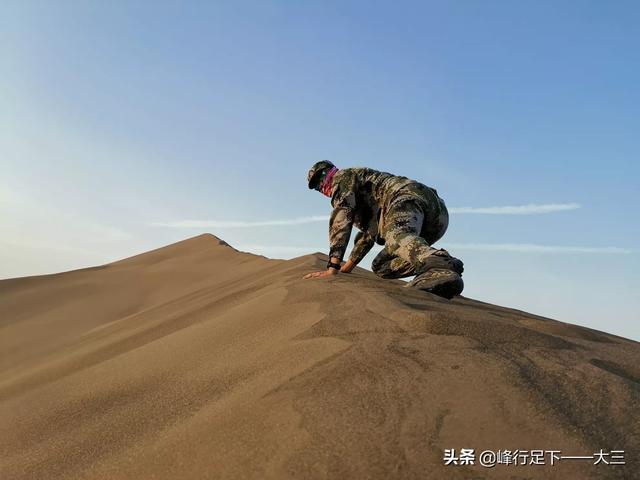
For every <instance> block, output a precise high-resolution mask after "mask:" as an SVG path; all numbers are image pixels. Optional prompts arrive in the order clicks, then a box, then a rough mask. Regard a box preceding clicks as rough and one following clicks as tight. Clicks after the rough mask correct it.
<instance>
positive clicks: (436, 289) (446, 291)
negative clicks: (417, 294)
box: [407, 269, 464, 300]
mask: <svg viewBox="0 0 640 480" xmlns="http://www.w3.org/2000/svg"><path fill="white" fill-rule="evenodd" d="M429 273H431V274H432V275H433V274H435V275H434V276H435V278H430V275H429ZM443 274H444V275H443ZM421 277H422V278H421ZM407 286H410V287H414V288H417V289H419V290H424V291H425V292H429V293H433V294H434V295H438V296H439V297H442V298H446V299H447V300H451V299H452V298H453V297H455V296H456V295H460V294H461V293H462V290H463V289H464V282H463V280H462V277H461V276H460V275H459V274H458V273H457V272H454V271H453V270H443V269H434V270H430V271H428V272H425V273H424V274H422V275H419V276H417V277H416V278H414V279H413V281H412V282H411V283H409V284H408V285H407Z"/></svg>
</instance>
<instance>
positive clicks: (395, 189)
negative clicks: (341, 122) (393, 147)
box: [329, 167, 421, 263]
mask: <svg viewBox="0 0 640 480" xmlns="http://www.w3.org/2000/svg"><path fill="white" fill-rule="evenodd" d="M412 184H418V182H416V181H415V180H411V179H410V178H407V177H402V176H397V175H392V174H390V173H387V172H380V171H378V170H373V169H371V168H366V167H357V168H344V169H340V170H338V171H337V172H336V174H335V175H334V177H333V181H332V192H331V206H332V207H333V211H332V212H331V216H330V218H329V243H330V249H329V256H330V257H336V258H339V259H340V260H342V259H343V257H344V254H345V252H346V250H347V245H348V244H349V238H350V236H351V229H352V227H353V226H355V227H357V228H358V229H359V230H360V231H359V232H358V233H357V235H356V237H355V244H354V246H353V250H352V252H351V255H350V259H351V260H352V261H353V262H355V263H359V262H360V260H362V259H363V258H364V256H365V255H366V254H367V253H368V252H369V250H371V248H372V247H373V245H374V243H375V242H376V239H377V238H378V237H380V236H381V235H382V232H384V213H385V211H386V210H387V209H388V207H389V204H390V203H391V201H392V200H394V199H395V198H397V197H398V196H399V195H402V194H403V193H404V192H406V193H408V194H409V193H410V190H411V185H412ZM420 185H421V184H420ZM380 243H382V242H380Z"/></svg>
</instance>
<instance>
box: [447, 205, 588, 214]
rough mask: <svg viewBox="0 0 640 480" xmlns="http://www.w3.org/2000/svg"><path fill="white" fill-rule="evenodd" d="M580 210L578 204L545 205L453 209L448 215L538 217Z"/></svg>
mask: <svg viewBox="0 0 640 480" xmlns="http://www.w3.org/2000/svg"><path fill="white" fill-rule="evenodd" d="M578 208H581V205H580V204H579V203H545V204H541V205H538V204H535V203H530V204H528V205H517V206H506V207H453V208H450V209H449V212H450V213H455V214H476V215H540V214H543V213H553V212H565V211H568V210H577V209H578Z"/></svg>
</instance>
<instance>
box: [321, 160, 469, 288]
mask: <svg viewBox="0 0 640 480" xmlns="http://www.w3.org/2000/svg"><path fill="white" fill-rule="evenodd" d="M332 187H333V188H332V195H331V205H332V206H333V211H332V213H331V217H330V220H329V240H330V251H329V255H330V256H331V257H337V258H339V259H340V260H342V259H343V257H344V254H345V251H346V249H347V244H348V242H349V237H350V235H351V229H352V226H353V225H355V226H356V227H357V228H358V229H359V230H360V232H358V234H357V235H356V237H355V245H354V248H353V251H352V252H351V256H350V259H351V260H352V261H353V262H355V263H358V262H360V260H362V258H364V256H365V255H366V254H367V253H368V252H369V250H371V248H372V247H373V245H374V243H376V241H378V243H380V244H384V245H385V248H384V250H382V251H381V252H380V253H379V254H378V256H376V258H375V259H374V260H373V263H372V269H373V271H374V272H375V273H376V274H377V275H379V276H380V277H383V278H402V277H407V276H411V275H419V274H420V273H423V272H425V271H426V270H429V269H430V268H448V269H452V270H456V271H457V270H460V271H459V272H458V273H462V268H461V266H462V262H460V261H459V260H457V259H453V257H450V256H449V254H448V253H447V252H446V251H444V250H441V249H440V250H438V249H435V248H433V247H431V245H432V244H433V243H435V242H436V241H437V240H439V239H440V238H441V237H442V236H443V235H444V233H445V231H446V230H447V226H448V225H449V214H448V212H447V207H446V205H445V203H444V200H442V199H441V198H440V197H439V196H438V193H437V191H436V190H435V189H433V188H431V187H428V186H426V185H423V184H422V183H420V182H417V181H415V180H411V179H409V178H407V177H402V176H396V175H392V174H390V173H386V172H380V171H377V170H373V169H371V168H345V169H341V170H338V172H336V174H335V176H334V177H333V183H332ZM451 260H456V261H457V262H459V265H458V264H457V263H456V264H455V265H453V267H452V264H451Z"/></svg>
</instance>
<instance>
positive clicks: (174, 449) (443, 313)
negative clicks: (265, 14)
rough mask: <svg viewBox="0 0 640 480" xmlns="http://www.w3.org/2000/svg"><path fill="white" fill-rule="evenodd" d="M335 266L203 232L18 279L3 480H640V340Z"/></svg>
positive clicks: (5, 349) (9, 302) (13, 290)
mask: <svg viewBox="0 0 640 480" xmlns="http://www.w3.org/2000/svg"><path fill="white" fill-rule="evenodd" d="M325 263H326V256H324V255H321V254H312V255H307V256H303V257H299V258H296V259H293V260H289V261H282V260H269V259H266V258H264V257H260V256H256V255H251V254H247V253H242V252H238V251H236V250H234V249H233V248H232V247H230V246H228V245H227V244H225V243H224V242H222V241H221V240H219V239H217V238H216V237H214V236H212V235H201V236H199V237H195V238H192V239H189V240H186V241H184V242H179V243H177V244H173V245H170V246H168V247H165V248H162V249H159V250H155V251H153V252H149V253H146V254H142V255H138V256H136V257H132V258H129V259H125V260H122V261H120V262H116V263H113V264H109V265H105V266H101V267H96V268H89V269H84V270H77V271H73V272H66V273H61V274H56V275H46V276H41V277H29V278H21V279H12V280H4V281H0V478H1V479H3V480H5V479H46V478H56V479H58V478H99V479H117V478H131V479H143V478H159V479H165V478H166V479H175V478H197V479H203V478H255V479H266V478H273V479H288V478H300V479H315V478H336V479H347V478H353V479H363V478H376V479H377V478H379V479H388V478H409V479H425V478H430V479H431V478H435V479H462V478H464V479H467V478H478V479H480V478H496V479H516V478H517V479H525V478H554V479H555V478H557V479H572V478H583V479H586V478H598V479H609V478H611V479H614V478H615V479H620V478H622V479H627V478H628V479H632V478H640V474H639V473H638V472H639V470H640V463H639V462H638V455H640V413H639V412H640V344H639V343H637V342H633V341H631V340H626V339H623V338H620V337H617V336H614V335H608V334H606V333H602V332H598V331H594V330H590V329H586V328H582V327H578V326H575V325H571V324H567V323H562V322H558V321H554V320H550V319H546V318H542V317H537V316H534V315H530V314H526V313H524V312H520V311H516V310H511V309H506V308H501V307H497V306H493V305H489V304H485V303H482V302H477V301H473V300H469V299H465V298H457V299H455V300H454V301H451V302H449V301H446V300H442V299H440V298H437V297H434V296H432V295H429V294H426V293H424V292H420V291H417V290H413V289H409V288H406V287H404V286H403V285H404V283H403V282H400V281H384V280H381V279H378V278H376V277H375V275H373V274H372V273H370V272H366V271H364V270H360V269H357V270H356V272H354V273H353V274H351V275H338V276H336V277H332V278H329V279H319V280H302V279H301V276H302V275H303V274H304V273H306V272H309V271H313V270H316V269H318V268H323V267H324V264H325ZM603 301H606V300H604V299H603ZM612 315H615V309H614V308H613V307H612ZM445 448H456V449H458V450H459V449H460V448H475V450H476V453H479V452H480V451H482V450H487V449H492V450H498V449H511V450H515V449H547V450H551V449H555V450H562V453H563V454H565V455H590V454H592V453H593V452H595V451H599V450H600V449H601V448H602V449H604V450H607V451H608V450H613V449H624V450H626V452H627V453H626V461H627V465H625V466H607V465H593V464H592V463H593V462H592V461H588V460H581V461H578V460H573V461H571V460H564V461H561V462H560V463H559V464H558V465H556V466H554V467H549V466H547V467H544V466H527V467H524V466H517V467H516V466H505V465H498V466H496V467H494V468H492V469H489V468H484V467H481V466H478V465H476V466H443V464H442V463H443V462H442V459H443V450H444V449H445Z"/></svg>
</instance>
